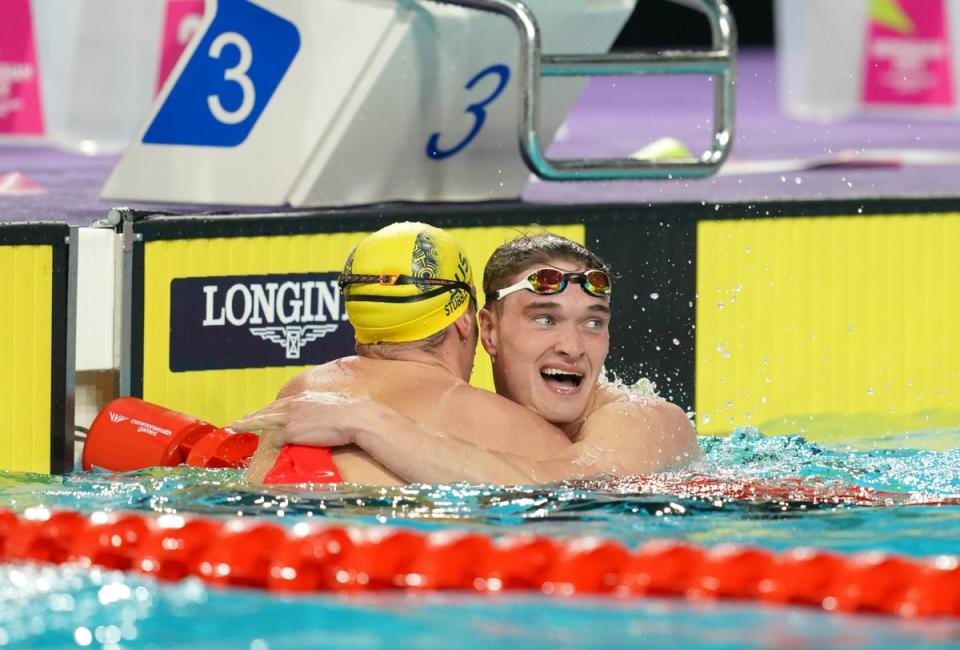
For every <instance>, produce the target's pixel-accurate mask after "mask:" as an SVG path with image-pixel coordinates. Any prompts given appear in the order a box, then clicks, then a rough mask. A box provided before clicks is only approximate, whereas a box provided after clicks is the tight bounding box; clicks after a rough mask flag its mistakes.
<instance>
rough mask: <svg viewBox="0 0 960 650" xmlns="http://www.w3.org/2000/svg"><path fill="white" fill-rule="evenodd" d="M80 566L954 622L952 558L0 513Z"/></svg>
mask: <svg viewBox="0 0 960 650" xmlns="http://www.w3.org/2000/svg"><path fill="white" fill-rule="evenodd" d="M20 561H34V562H47V563H67V562H72V563H79V564H81V565H88V566H89V565H98V566H102V567H106V568H110V569H119V570H124V571H138V572H140V573H143V574H146V575H150V576H154V577H156V578H159V579H162V580H180V579H182V578H185V577H187V576H198V577H200V578H202V579H203V580H205V581H206V582H208V583H210V584H214V585H223V586H243V587H254V588H261V589H269V590H274V591H283V592H356V591H372V590H460V591H470V592H502V591H516V590H527V591H530V590H532V591H539V592H542V593H544V594H547V595H559V596H572V595H576V594H611V595H616V596H622V597H627V598H639V597H643V596H673V597H685V598H690V599H738V600H752V601H760V602H766V603H783V604H796V605H808V606H813V607H820V608H823V609H825V610H828V611H839V612H851V613H852V612H872V613H883V614H892V615H898V616H907V617H930V616H942V617H954V618H960V560H958V557H957V556H938V557H932V558H928V559H914V558H906V557H900V556H894V555H887V554H883V553H879V552H867V553H859V554H855V555H840V554H836V553H832V552H828V551H822V550H814V549H794V550H791V551H787V552H784V553H779V554H778V553H773V552H771V551H767V550H763V549H759V548H751V547H746V546H735V545H729V544H727V545H721V546H716V547H712V548H703V547H699V546H694V545H691V544H687V543H683V542H672V541H659V542H651V543H648V544H646V545H644V546H642V547H640V548H638V549H636V550H630V549H628V548H626V547H625V546H623V545H622V544H620V543H618V542H614V541H609V540H603V539H597V538H590V539H580V540H555V539H549V538H545V537H531V536H513V537H506V538H502V539H497V540H493V539H491V538H489V537H487V536H484V535H480V534H472V533H467V534H453V533H432V534H424V533H419V532H415V531H410V530H403V529H384V528H371V529H352V528H342V527H333V526H322V525H313V524H306V523H301V524H297V525H296V526H294V528H293V529H291V530H287V529H285V528H283V527H281V526H278V525H276V524H273V523H268V522H263V521H256V520H249V519H234V520H230V521H219V520H215V519H208V518H202V517H185V516H180V515H161V516H151V515H141V514H134V513H102V512H98V513H94V514H92V515H89V516H88V515H84V514H81V513H77V512H72V511H59V512H57V511H50V510H47V509H45V508H33V509H30V510H28V511H26V512H25V513H24V514H22V515H18V514H15V513H13V512H10V511H5V510H0V562H20Z"/></svg>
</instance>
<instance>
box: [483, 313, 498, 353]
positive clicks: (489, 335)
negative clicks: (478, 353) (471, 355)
mask: <svg viewBox="0 0 960 650" xmlns="http://www.w3.org/2000/svg"><path fill="white" fill-rule="evenodd" d="M479 316H480V343H481V344H482V345H483V349H484V350H486V351H487V354H489V355H490V356H491V357H493V356H496V354H497V342H498V333H497V315H496V314H494V313H493V312H492V311H490V310H489V309H481V310H480V312H479Z"/></svg>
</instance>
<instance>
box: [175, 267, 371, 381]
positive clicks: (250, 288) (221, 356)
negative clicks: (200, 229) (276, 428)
mask: <svg viewBox="0 0 960 650" xmlns="http://www.w3.org/2000/svg"><path fill="white" fill-rule="evenodd" d="M336 278H337V274H336V273H301V274H287V275H235V276H225V277H204V278H177V279H174V280H172V281H171V283H170V370H172V371H174V372H183V371H188V370H222V369H228V368H263V367H269V366H303V365H312V364H317V363H323V362H326V361H330V360H331V359H336V358H339V357H343V356H347V355H350V354H353V328H352V327H350V324H349V323H348V322H347V314H346V311H345V310H344V306H343V301H342V300H341V298H340V288H339V287H338V286H337V280H336Z"/></svg>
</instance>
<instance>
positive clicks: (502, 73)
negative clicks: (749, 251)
mask: <svg viewBox="0 0 960 650" xmlns="http://www.w3.org/2000/svg"><path fill="white" fill-rule="evenodd" d="M489 75H496V76H498V77H499V80H498V81H497V87H496V88H494V90H493V92H492V93H490V94H489V95H488V96H487V97H486V99H483V100H481V101H479V102H477V103H475V104H470V105H469V106H467V108H466V112H467V113H472V114H473V128H471V129H470V133H468V134H467V137H465V138H464V139H463V140H461V141H460V142H459V143H458V144H456V145H455V146H453V147H451V148H449V149H441V148H440V134H439V133H434V134H433V135H431V136H430V139H429V140H427V157H428V158H433V159H434V160H443V159H444V158H449V157H450V156H455V155H456V154H458V153H459V152H460V151H461V150H462V149H463V148H464V147H466V146H467V145H468V144H470V143H471V142H472V141H473V139H474V138H475V137H477V134H478V133H480V129H482V128H483V123H484V122H486V121H487V106H489V105H490V104H491V103H492V102H493V101H494V100H495V99H496V98H497V97H499V96H500V93H502V92H503V89H504V88H506V87H507V82H509V81H510V68H508V67H507V66H505V65H503V64H502V63H497V64H495V65H492V66H490V67H489V68H484V69H483V70H481V71H480V72H478V73H477V74H476V75H475V76H474V77H473V79H471V80H470V81H468V82H467V85H466V86H464V88H466V89H467V90H472V89H473V87H474V86H475V85H477V84H478V83H479V82H480V80H481V79H483V78H484V77H487V76H489Z"/></svg>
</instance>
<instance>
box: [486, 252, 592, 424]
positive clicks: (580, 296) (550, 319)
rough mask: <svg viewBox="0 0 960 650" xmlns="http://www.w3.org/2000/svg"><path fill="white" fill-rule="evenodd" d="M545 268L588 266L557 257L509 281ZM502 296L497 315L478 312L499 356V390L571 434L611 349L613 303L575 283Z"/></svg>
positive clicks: (490, 347)
mask: <svg viewBox="0 0 960 650" xmlns="http://www.w3.org/2000/svg"><path fill="white" fill-rule="evenodd" d="M542 268H554V269H557V270H560V271H563V272H565V273H567V272H573V271H585V270H586V267H584V266H583V265H580V264H577V263H575V262H570V261H565V260H552V261H551V262H548V263H546V264H544V263H537V264H534V265H532V266H529V267H527V268H525V269H524V270H523V271H521V272H519V273H517V274H516V275H515V276H513V277H511V278H509V281H508V282H507V283H506V286H510V285H512V284H514V283H516V282H520V281H521V280H523V279H524V278H525V277H527V276H529V275H530V274H531V273H533V272H534V271H536V270H537V269H542ZM499 302H500V308H499V313H497V312H496V311H491V310H487V309H484V310H483V311H481V312H480V322H481V340H482V342H483V347H484V348H485V349H486V351H487V353H488V354H490V355H491V357H492V358H493V360H494V363H493V375H494V382H495V383H496V386H497V392H498V393H500V394H501V395H503V396H504V397H507V398H509V399H511V400H513V401H514V402H517V403H518V404H522V405H523V406H526V407H528V408H530V409H531V410H533V411H534V412H536V413H537V414H538V415H540V416H541V417H542V418H544V419H545V420H547V421H548V422H552V423H553V424H555V425H557V426H559V427H561V428H563V429H564V430H565V431H567V433H568V434H569V433H573V432H575V431H576V429H577V428H579V426H580V423H581V421H582V419H583V417H584V415H585V414H586V411H587V408H588V407H589V406H590V404H591V400H592V398H593V394H594V389H595V388H596V385H597V379H598V377H599V375H600V370H601V368H602V367H603V363H604V361H605V360H606V358H607V352H608V351H609V347H610V334H609V323H610V301H609V300H608V299H606V298H599V297H596V296H591V295H589V294H587V293H586V292H585V291H584V290H583V288H582V287H581V286H579V284H577V283H576V282H570V283H569V284H568V285H567V287H566V289H564V290H563V291H562V292H560V293H556V294H552V295H540V294H536V293H533V292H532V291H518V292H516V293H512V294H510V295H508V296H504V297H503V298H501V299H500V300H499Z"/></svg>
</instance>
